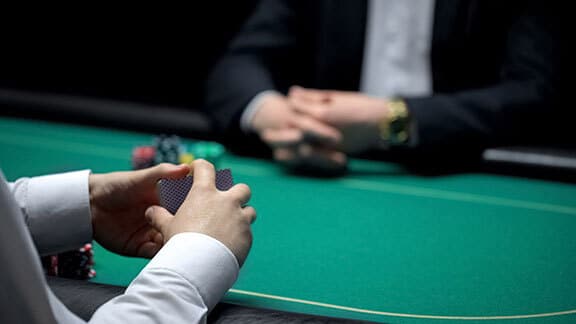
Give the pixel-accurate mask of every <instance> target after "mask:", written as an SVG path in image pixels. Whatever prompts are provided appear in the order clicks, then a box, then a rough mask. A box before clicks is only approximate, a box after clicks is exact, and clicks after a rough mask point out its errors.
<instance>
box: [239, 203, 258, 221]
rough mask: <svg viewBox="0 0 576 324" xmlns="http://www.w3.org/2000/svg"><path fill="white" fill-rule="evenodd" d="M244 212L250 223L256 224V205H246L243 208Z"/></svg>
mask: <svg viewBox="0 0 576 324" xmlns="http://www.w3.org/2000/svg"><path fill="white" fill-rule="evenodd" d="M242 214H243V215H244V217H246V218H247V219H248V220H249V221H250V224H254V222H255V221H256V209H254V207H252V206H246V207H244V208H242Z"/></svg>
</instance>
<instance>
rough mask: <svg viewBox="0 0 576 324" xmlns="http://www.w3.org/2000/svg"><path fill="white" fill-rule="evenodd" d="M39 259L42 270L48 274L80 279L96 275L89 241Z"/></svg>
mask: <svg viewBox="0 0 576 324" xmlns="http://www.w3.org/2000/svg"><path fill="white" fill-rule="evenodd" d="M41 261H42V266H43V268H44V272H45V273H46V275H49V276H57V277H62V278H70V279H82V280H86V279H91V278H94V276H96V271H95V270H94V269H93V266H94V251H93V249H92V244H91V243H87V244H85V245H83V246H82V247H80V248H78V249H75V250H71V251H66V252H62V253H59V254H55V255H49V256H45V257H42V259H41Z"/></svg>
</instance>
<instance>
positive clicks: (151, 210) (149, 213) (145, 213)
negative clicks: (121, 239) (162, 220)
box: [144, 206, 154, 218]
mask: <svg viewBox="0 0 576 324" xmlns="http://www.w3.org/2000/svg"><path fill="white" fill-rule="evenodd" d="M152 213H154V206H150V207H148V208H147V209H146V211H145V212H144V216H146V217H148V218H149V217H150V216H151V215H152Z"/></svg>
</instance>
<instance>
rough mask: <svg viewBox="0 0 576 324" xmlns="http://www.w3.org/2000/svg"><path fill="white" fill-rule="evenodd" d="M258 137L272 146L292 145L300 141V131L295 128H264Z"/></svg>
mask: <svg viewBox="0 0 576 324" xmlns="http://www.w3.org/2000/svg"><path fill="white" fill-rule="evenodd" d="M260 137H261V138H262V140H263V141H264V142H266V143H268V145H270V146H272V147H284V146H293V145H296V144H297V143H300V142H301V141H302V137H303V136H302V131H300V130H299V129H296V128H281V129H273V128H270V129H266V130H264V131H263V132H262V133H261V135H260Z"/></svg>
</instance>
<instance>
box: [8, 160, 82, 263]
mask: <svg viewBox="0 0 576 324" xmlns="http://www.w3.org/2000/svg"><path fill="white" fill-rule="evenodd" d="M89 173H90V171H89V170H84V171H76V172H68V173H61V174H54V175H48V176H41V177H34V178H21V179H18V180H17V181H16V182H15V183H11V184H9V187H10V189H11V191H12V194H13V195H14V198H15V199H16V202H17V203H18V206H19V207H20V210H21V212H22V214H23V215H24V220H25V222H26V225H27V226H28V230H29V231H30V233H31V234H32V238H33V239H34V244H35V245H36V248H37V249H38V252H39V253H40V254H41V255H46V254H52V253H58V252H63V251H67V250H72V249H75V248H78V247H81V246H82V245H83V244H84V243H86V242H89V241H91V240H92V222H91V214H90V199H89V193H88V175H89Z"/></svg>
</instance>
